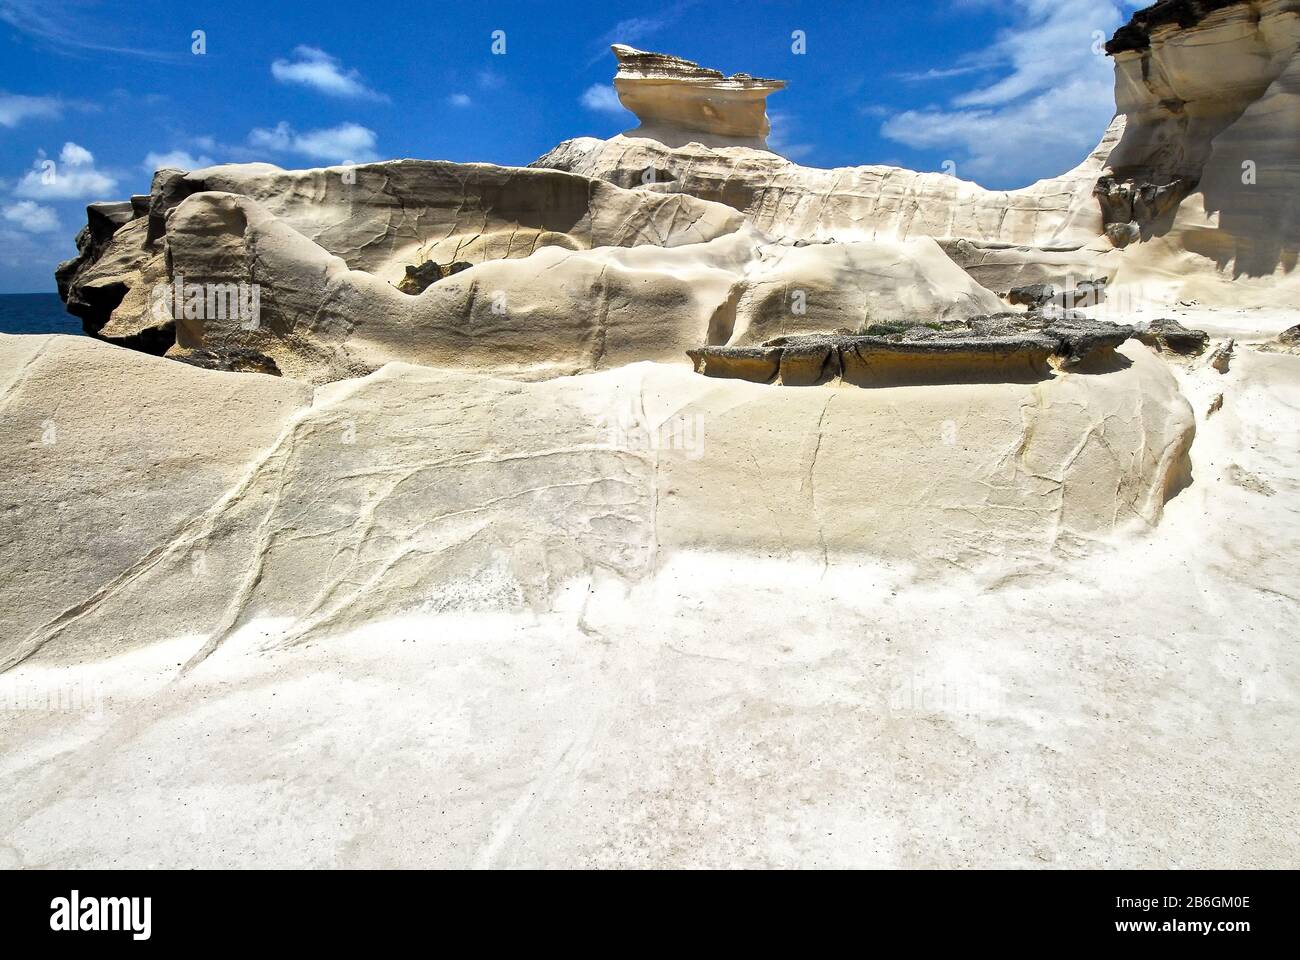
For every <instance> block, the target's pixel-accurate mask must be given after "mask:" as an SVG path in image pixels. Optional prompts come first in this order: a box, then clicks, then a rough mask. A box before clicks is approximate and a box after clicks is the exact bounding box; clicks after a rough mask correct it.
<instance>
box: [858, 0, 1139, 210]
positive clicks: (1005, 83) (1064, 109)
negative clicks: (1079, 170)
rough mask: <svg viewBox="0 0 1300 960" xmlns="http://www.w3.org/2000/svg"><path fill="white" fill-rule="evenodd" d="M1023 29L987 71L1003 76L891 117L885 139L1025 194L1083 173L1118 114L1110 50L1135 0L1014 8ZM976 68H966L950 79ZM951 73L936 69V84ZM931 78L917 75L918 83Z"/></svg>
mask: <svg viewBox="0 0 1300 960" xmlns="http://www.w3.org/2000/svg"><path fill="white" fill-rule="evenodd" d="M1009 5H1010V6H1011V7H1012V8H1013V12H1014V14H1015V16H1016V19H1017V23H1016V24H1015V25H1014V26H1012V27H1010V28H1008V29H1007V30H1005V31H1003V32H1002V33H1001V34H1000V35H999V36H998V38H997V40H996V41H995V43H994V44H993V46H992V47H991V48H990V49H989V50H988V51H987V52H985V53H982V54H980V55H979V60H980V62H981V64H982V65H987V67H988V68H989V69H990V70H992V71H994V72H998V73H1001V74H1002V76H1000V77H999V78H997V79H996V80H993V81H992V82H989V83H985V84H982V85H980V86H977V87H975V88H973V89H971V90H968V91H966V92H964V93H962V94H960V95H958V96H956V97H954V98H953V99H952V100H951V101H950V102H949V103H948V104H947V105H946V106H935V107H929V108H926V109H923V110H908V111H905V112H903V113H899V114H897V115H895V116H893V117H890V118H889V119H888V120H887V121H886V122H885V123H884V125H883V126H882V128H881V133H882V134H883V135H884V136H886V137H888V138H889V139H891V140H895V141H897V142H899V143H904V144H906V145H908V146H910V147H914V148H918V149H930V150H948V151H951V156H950V157H949V159H951V160H952V161H953V162H954V163H956V165H957V174H958V176H961V177H963V178H967V179H977V180H980V181H981V182H984V183H988V184H991V185H993V186H999V187H1007V186H1023V185H1025V184H1027V183H1030V182H1032V181H1034V180H1037V179H1040V178H1042V177H1047V176H1054V175H1056V174H1059V173H1063V172H1065V171H1066V170H1069V169H1070V168H1072V167H1074V166H1075V165H1076V164H1077V163H1078V162H1079V161H1081V160H1082V159H1083V158H1084V156H1086V154H1087V152H1088V151H1089V150H1090V149H1091V148H1092V147H1094V146H1096V144H1097V142H1098V140H1100V139H1101V134H1102V131H1104V130H1105V128H1106V125H1107V124H1108V123H1109V122H1110V119H1111V116H1112V115H1113V113H1114V68H1113V66H1112V65H1111V63H1110V61H1109V60H1108V59H1107V58H1106V57H1105V56H1104V55H1103V54H1102V52H1101V42H1103V41H1104V39H1105V38H1107V37H1109V36H1110V35H1111V34H1112V33H1113V32H1114V31H1115V29H1116V28H1118V27H1119V26H1120V25H1121V24H1122V23H1123V22H1124V21H1125V20H1126V19H1127V17H1128V13H1129V11H1130V9H1131V8H1132V7H1134V6H1137V5H1138V4H1137V3H1136V2H1133V0H1010V4H1009ZM970 67H972V64H965V63H963V64H958V65H957V66H956V67H953V68H952V70H951V71H948V73H949V75H950V76H958V75H960V73H957V72H953V71H965V70H967V69H968V68H970ZM944 72H945V71H944V70H943V69H936V70H934V71H931V73H933V74H934V75H935V76H936V77H938V76H939V75H941V74H943V73H944ZM920 76H923V75H917V78H919V77H920Z"/></svg>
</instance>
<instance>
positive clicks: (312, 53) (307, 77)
mask: <svg viewBox="0 0 1300 960" xmlns="http://www.w3.org/2000/svg"><path fill="white" fill-rule="evenodd" d="M271 76H273V77H275V79H277V80H279V81H280V82H281V83H296V84H298V85H300V86H304V87H311V88H312V89H313V90H315V91H317V92H318V93H323V94H325V95H326V96H329V97H341V98H343V99H346V100H387V99H388V98H387V97H386V96H384V95H383V94H382V93H377V92H375V91H374V90H371V89H370V88H369V87H368V86H366V84H365V82H364V81H363V80H362V79H361V74H360V73H358V72H357V71H356V70H344V69H343V65H342V64H341V63H340V62H339V60H338V58H336V57H332V56H330V55H329V54H328V53H326V52H325V51H324V50H321V49H320V48H319V47H307V46H300V47H295V48H294V51H293V59H292V60H284V59H281V60H276V61H274V62H273V63H272V64H271Z"/></svg>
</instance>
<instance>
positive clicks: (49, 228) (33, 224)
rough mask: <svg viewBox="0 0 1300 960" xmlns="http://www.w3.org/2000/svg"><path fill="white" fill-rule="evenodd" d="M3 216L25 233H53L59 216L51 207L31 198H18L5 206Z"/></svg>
mask: <svg viewBox="0 0 1300 960" xmlns="http://www.w3.org/2000/svg"><path fill="white" fill-rule="evenodd" d="M4 218H5V219H6V220H8V221H9V222H10V223H16V224H18V227H19V229H21V230H25V231H26V232H27V233H54V232H56V231H57V230H58V229H59V217H58V214H56V213H55V212H54V210H53V208H51V207H45V206H42V205H41V204H39V203H34V202H33V201H31V200H19V201H18V202H17V203H14V204H11V205H10V206H8V207H6V208H5V211H4Z"/></svg>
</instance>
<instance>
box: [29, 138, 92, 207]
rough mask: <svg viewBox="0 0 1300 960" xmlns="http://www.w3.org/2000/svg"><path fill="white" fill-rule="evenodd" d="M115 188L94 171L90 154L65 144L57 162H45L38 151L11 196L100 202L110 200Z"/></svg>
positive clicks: (75, 145)
mask: <svg viewBox="0 0 1300 960" xmlns="http://www.w3.org/2000/svg"><path fill="white" fill-rule="evenodd" d="M116 188H117V180H116V179H114V178H113V177H112V176H110V175H109V174H107V173H104V172H103V171H102V170H97V169H95V158H94V156H93V155H92V154H91V152H90V151H89V150H87V149H86V148H85V147H83V146H81V145H80V144H76V143H72V142H71V141H69V142H68V143H65V144H64V145H63V150H62V151H61V152H60V153H59V159H58V160H57V161H55V160H51V159H49V158H48V157H47V156H46V155H45V151H44V150H41V151H38V153H37V155H36V160H35V161H34V162H33V163H32V169H31V170H29V171H27V173H26V174H24V175H23V178H22V179H21V180H19V181H18V185H17V186H16V187H15V188H14V194H15V195H16V196H19V197H30V198H32V199H34V200H85V199H89V198H100V199H103V198H106V197H110V196H112V194H113V192H114V190H116Z"/></svg>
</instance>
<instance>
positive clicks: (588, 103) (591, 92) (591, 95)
mask: <svg viewBox="0 0 1300 960" xmlns="http://www.w3.org/2000/svg"><path fill="white" fill-rule="evenodd" d="M578 102H579V103H581V104H582V105H583V106H584V107H586V108H587V109H588V110H595V111H596V112H597V113H622V112H623V104H621V103H619V101H618V93H616V92H615V90H614V88H613V87H612V86H610V85H609V84H608V83H593V84H592V85H591V86H589V87H588V88H587V89H586V90H584V91H583V92H582V96H581V97H579V98H578Z"/></svg>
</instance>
